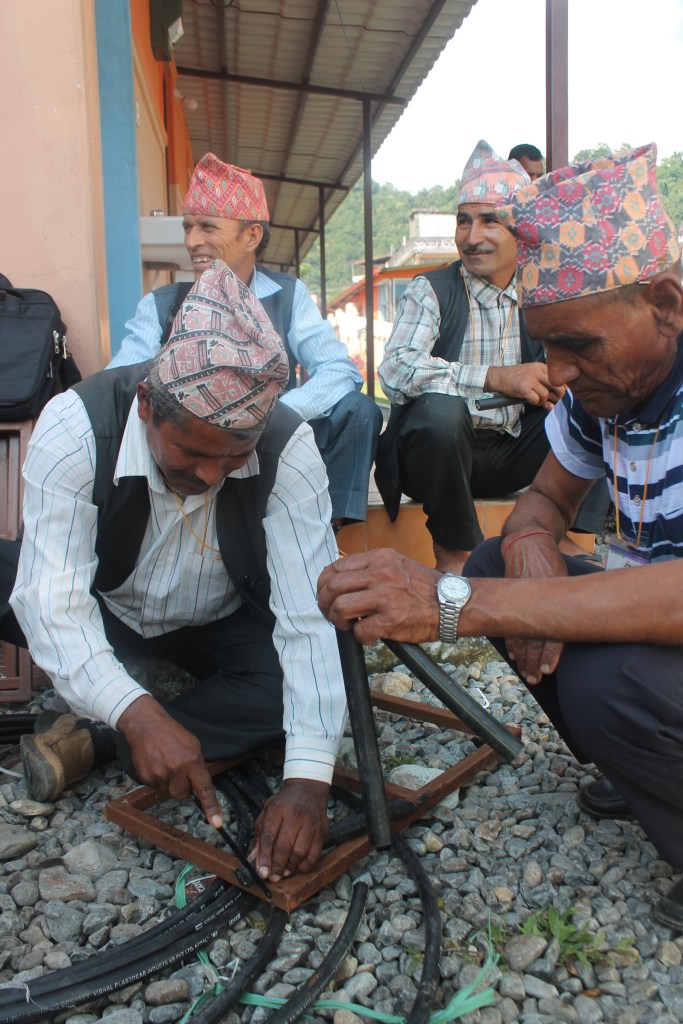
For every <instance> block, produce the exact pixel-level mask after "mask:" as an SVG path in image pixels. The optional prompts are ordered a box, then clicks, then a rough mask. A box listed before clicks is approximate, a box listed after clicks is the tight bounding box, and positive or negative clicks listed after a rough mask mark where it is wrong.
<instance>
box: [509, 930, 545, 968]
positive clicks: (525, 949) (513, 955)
mask: <svg viewBox="0 0 683 1024" xmlns="http://www.w3.org/2000/svg"><path fill="white" fill-rule="evenodd" d="M547 945H548V943H547V942H546V940H545V939H544V938H542V937H541V936H540V935H515V936H514V937H513V938H512V939H510V940H509V941H508V942H506V943H505V948H504V954H505V959H506V960H507V962H508V963H509V965H510V967H511V968H512V970H513V971H520V972H523V971H524V970H526V968H527V967H528V966H529V965H530V964H532V963H533V962H534V960H537V959H538V958H539V957H540V956H542V955H543V953H544V952H545V949H546V947H547Z"/></svg>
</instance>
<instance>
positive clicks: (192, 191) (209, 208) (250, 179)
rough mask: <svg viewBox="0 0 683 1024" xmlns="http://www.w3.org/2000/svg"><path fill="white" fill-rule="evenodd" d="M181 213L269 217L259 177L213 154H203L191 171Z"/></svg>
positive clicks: (207, 215)
mask: <svg viewBox="0 0 683 1024" xmlns="http://www.w3.org/2000/svg"><path fill="white" fill-rule="evenodd" d="M183 213H184V214H188V215H189V216H198V217H201V216H202V215H204V216H205V217H227V218H229V219H230V220H270V216H269V214H268V203H267V202H266V194H265V192H264V190H263V182H262V181H261V179H260V178H256V177H254V175H253V174H252V173H251V171H245V170H244V168H242V167H235V166H233V164H224V163H223V161H222V160H219V159H218V157H217V156H215V155H214V154H213V153H206V154H205V155H204V156H203V157H202V158H201V160H200V161H199V163H198V164H197V166H196V167H195V169H194V171H193V172H192V178H191V180H190V186H189V188H188V190H187V195H186V196H185V201H184V202H183Z"/></svg>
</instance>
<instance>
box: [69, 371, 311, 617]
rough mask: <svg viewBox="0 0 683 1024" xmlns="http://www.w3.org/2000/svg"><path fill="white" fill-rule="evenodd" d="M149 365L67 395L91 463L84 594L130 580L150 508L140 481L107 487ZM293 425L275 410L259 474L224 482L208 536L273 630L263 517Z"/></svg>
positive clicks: (260, 448) (102, 377)
mask: <svg viewBox="0 0 683 1024" xmlns="http://www.w3.org/2000/svg"><path fill="white" fill-rule="evenodd" d="M150 365H151V364H150V361H147V362H144V363H136V364H135V365H133V366H122V367H120V368H119V369H115V370H103V371H102V372H100V373H96V374H94V375H93V376H92V377H89V378H88V379H87V380H85V381H83V382H82V383H80V384H77V385H76V386H75V387H74V391H76V393H77V394H78V396H79V397H80V399H81V401H82V402H83V404H84V406H85V409H86V412H87V413H88V417H89V419H90V422H91V424H92V428H93V432H94V434H95V444H96V462H95V481H94V487H93V498H92V500H93V504H94V505H96V506H97V510H98V511H97V538H96V541H95V553H96V555H97V558H98V562H99V564H98V566H97V571H96V573H95V579H94V582H93V587H92V591H93V593H94V594H95V596H97V595H96V592H97V591H100V592H105V593H106V592H107V591H109V590H114V589H115V588H116V587H119V586H120V585H121V584H122V583H123V582H124V580H126V579H127V578H128V576H130V574H131V573H132V571H133V569H134V568H135V563H136V561H137V557H138V555H139V553H140V545H141V544H142V540H143V537H144V535H145V530H146V528H147V521H148V519H149V512H150V503H149V491H148V488H147V479H146V478H145V477H126V478H125V479H123V480H120V481H119V483H118V485H116V486H115V485H114V482H113V478H114V470H115V468H116V460H117V458H118V454H119V448H120V447H121V440H122V438H123V432H124V430H125V426H126V421H127V419H128V414H129V413H130V407H131V404H132V402H133V398H134V397H135V392H136V388H137V384H138V382H139V381H141V380H144V379H145V376H146V375H147V370H148V368H149V366H150ZM301 422H302V421H301V417H300V416H298V415H297V414H296V413H295V412H293V410H292V409H289V408H287V406H286V405H282V404H281V403H280V402H276V404H275V408H274V410H273V413H272V415H271V417H270V420H269V421H268V426H267V427H266V430H265V431H264V433H263V436H262V437H261V439H260V441H259V443H258V445H257V446H256V451H257V453H258V459H259V473H258V474H257V475H256V476H252V477H247V478H244V479H238V478H236V477H226V479H225V481H224V483H223V486H222V487H221V489H220V491H219V492H218V495H217V497H216V502H217V504H216V530H217V533H218V547H219V549H220V552H221V557H222V559H223V564H224V565H225V568H226V570H227V572H228V574H229V575H230V578H231V580H232V581H233V583H234V584H235V586H236V587H237V590H238V591H239V593H240V595H241V597H242V598H243V600H244V601H245V603H246V604H248V605H249V606H250V607H251V608H252V610H253V611H255V612H256V614H257V615H258V617H259V618H260V619H261V620H262V621H265V622H267V623H268V624H269V625H272V623H273V616H272V613H271V612H270V608H269V604H268V600H269V597H270V578H269V576H268V568H267V563H266V540H265V533H264V530H263V522H262V521H263V517H264V515H265V509H266V502H267V500H268V496H269V494H270V492H271V490H272V488H273V483H274V480H275V474H276V473H277V467H278V460H279V457H280V454H281V452H282V449H283V448H284V446H285V445H286V443H287V441H288V440H289V438H290V437H291V436H292V434H293V433H294V431H295V430H296V428H297V427H298V425H299V424H300V423H301Z"/></svg>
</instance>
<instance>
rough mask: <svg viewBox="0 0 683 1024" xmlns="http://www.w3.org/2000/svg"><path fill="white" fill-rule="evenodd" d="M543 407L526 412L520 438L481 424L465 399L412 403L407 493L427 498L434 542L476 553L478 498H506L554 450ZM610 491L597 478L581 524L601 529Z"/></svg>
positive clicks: (405, 451)
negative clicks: (476, 500) (476, 425)
mask: <svg viewBox="0 0 683 1024" xmlns="http://www.w3.org/2000/svg"><path fill="white" fill-rule="evenodd" d="M546 415H547V414H546V413H545V411H544V410H543V409H534V410H532V411H527V412H526V414H525V415H524V416H522V419H521V424H522V430H521V434H520V436H519V437H511V436H510V434H506V433H502V432H500V431H498V430H481V429H475V427H474V424H473V423H472V417H471V416H470V413H469V409H468V408H467V404H466V402H465V401H464V399H462V398H457V397H454V396H452V395H440V394H436V393H433V392H430V393H427V394H424V395H420V397H419V398H416V399H415V400H414V401H412V402H411V403H410V404H409V406H408V408H407V409H406V412H405V414H404V416H403V419H402V420H401V423H400V426H399V435H398V452H399V464H400V473H401V488H402V490H403V492H404V493H405V494H407V495H409V496H410V497H411V498H414V499H415V500H416V501H419V502H421V503H422V505H423V507H424V510H425V512H426V514H427V529H428V530H429V532H430V533H431V535H432V537H433V539H434V541H435V542H436V543H437V544H440V545H441V546H442V547H444V548H448V549H450V550H460V551H471V550H472V549H473V548H474V547H475V546H476V545H477V544H479V543H480V542H481V541H482V540H483V534H482V532H481V528H480V526H479V520H478V519H477V512H476V509H475V507H474V499H475V498H500V497H503V496H504V495H506V494H511V493H513V492H514V491H518V490H520V489H521V488H523V487H528V486H529V484H530V483H531V481H532V480H533V479H534V477H535V476H536V473H537V472H538V470H539V469H540V467H541V464H542V463H543V461H544V459H545V457H546V455H547V454H548V451H549V447H550V446H549V444H548V438H547V436H546V433H545V418H546ZM608 507H609V493H608V491H607V485H606V483H605V482H604V481H602V480H601V481H597V483H596V484H594V485H593V487H592V488H591V489H590V491H589V492H588V494H587V496H586V498H585V499H584V501H583V502H582V504H581V507H580V509H579V512H578V514H577V518H576V522H575V524H574V526H575V528H576V529H580V530H584V531H586V532H588V533H599V532H601V530H602V527H603V524H604V520H605V516H606V514H607V509H608Z"/></svg>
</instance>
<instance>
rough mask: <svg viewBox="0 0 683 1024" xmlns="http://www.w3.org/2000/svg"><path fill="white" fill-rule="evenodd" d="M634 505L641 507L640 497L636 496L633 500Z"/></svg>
mask: <svg viewBox="0 0 683 1024" xmlns="http://www.w3.org/2000/svg"><path fill="white" fill-rule="evenodd" d="M633 504H634V505H640V495H638V494H636V496H635V498H634V499H633Z"/></svg>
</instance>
